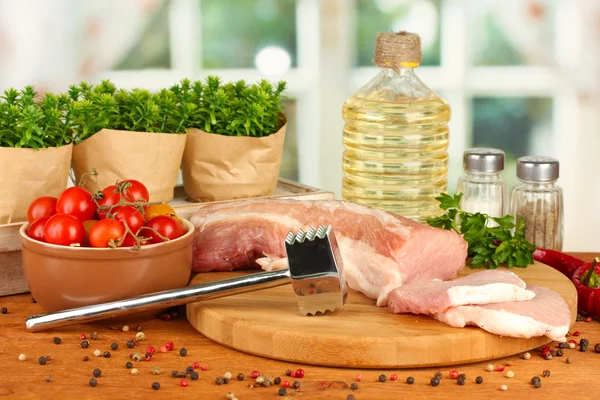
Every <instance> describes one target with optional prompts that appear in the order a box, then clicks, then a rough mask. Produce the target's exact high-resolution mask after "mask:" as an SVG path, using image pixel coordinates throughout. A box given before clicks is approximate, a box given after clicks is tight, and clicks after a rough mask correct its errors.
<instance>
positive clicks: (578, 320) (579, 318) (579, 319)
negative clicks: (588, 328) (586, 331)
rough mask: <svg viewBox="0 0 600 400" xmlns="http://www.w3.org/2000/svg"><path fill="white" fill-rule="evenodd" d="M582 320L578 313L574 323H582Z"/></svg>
mask: <svg viewBox="0 0 600 400" xmlns="http://www.w3.org/2000/svg"><path fill="white" fill-rule="evenodd" d="M583 320H584V318H583V317H582V316H581V314H579V313H578V314H577V319H576V321H577V322H581V321H583Z"/></svg>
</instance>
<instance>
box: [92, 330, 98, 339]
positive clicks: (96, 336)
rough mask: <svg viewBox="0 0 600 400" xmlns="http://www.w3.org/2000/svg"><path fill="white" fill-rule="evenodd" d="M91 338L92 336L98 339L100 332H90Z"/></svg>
mask: <svg viewBox="0 0 600 400" xmlns="http://www.w3.org/2000/svg"><path fill="white" fill-rule="evenodd" d="M90 338H91V339H92V340H96V339H98V332H92V333H91V334H90Z"/></svg>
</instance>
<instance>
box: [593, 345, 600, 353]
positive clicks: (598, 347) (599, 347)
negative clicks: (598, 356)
mask: <svg viewBox="0 0 600 400" xmlns="http://www.w3.org/2000/svg"><path fill="white" fill-rule="evenodd" d="M594 351H595V352H596V353H600V343H596V345H595V346H594Z"/></svg>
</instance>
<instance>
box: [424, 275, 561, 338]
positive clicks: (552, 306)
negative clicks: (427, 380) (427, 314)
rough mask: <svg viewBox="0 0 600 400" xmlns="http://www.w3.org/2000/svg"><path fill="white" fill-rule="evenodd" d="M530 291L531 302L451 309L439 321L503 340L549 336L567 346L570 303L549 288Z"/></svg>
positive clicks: (533, 288) (530, 287) (441, 315)
mask: <svg viewBox="0 0 600 400" xmlns="http://www.w3.org/2000/svg"><path fill="white" fill-rule="evenodd" d="M527 289H528V290H531V291H533V292H534V293H535V297H534V298H533V299H531V300H528V301H517V302H507V303H495V304H486V305H468V306H458V307H451V308H449V309H447V310H445V311H444V312H441V313H439V314H436V315H435V318H436V319H438V320H439V321H441V322H444V323H446V324H448V325H450V326H453V327H457V328H462V327H465V326H466V325H473V326H478V327H480V328H481V329H483V330H485V331H487V332H490V333H493V334H496V335H500V336H508V337H517V338H525V339H529V338H531V337H537V336H547V337H548V338H550V339H551V340H556V341H559V342H564V341H565V340H566V334H567V332H568V331H569V327H570V324H571V312H570V310H569V306H568V305H567V303H566V302H565V301H564V299H563V298H562V297H561V296H560V295H559V294H558V293H556V292H555V291H553V290H550V289H548V288H545V287H541V286H533V285H527Z"/></svg>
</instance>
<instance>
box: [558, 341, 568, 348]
mask: <svg viewBox="0 0 600 400" xmlns="http://www.w3.org/2000/svg"><path fill="white" fill-rule="evenodd" d="M568 347H569V343H567V342H560V343H559V344H558V348H559V349H566V348H568Z"/></svg>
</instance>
